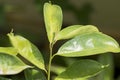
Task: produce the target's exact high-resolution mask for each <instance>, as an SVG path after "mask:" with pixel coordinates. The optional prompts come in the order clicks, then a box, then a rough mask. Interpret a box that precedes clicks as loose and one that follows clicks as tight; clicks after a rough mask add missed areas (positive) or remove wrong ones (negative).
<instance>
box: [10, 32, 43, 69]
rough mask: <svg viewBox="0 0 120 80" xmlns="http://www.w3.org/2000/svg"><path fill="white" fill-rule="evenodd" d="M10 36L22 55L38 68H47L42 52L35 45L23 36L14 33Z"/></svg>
mask: <svg viewBox="0 0 120 80" xmlns="http://www.w3.org/2000/svg"><path fill="white" fill-rule="evenodd" d="M8 36H9V38H10V41H11V43H12V45H13V46H14V47H15V49H17V50H18V52H19V54H20V55H21V56H23V57H24V58H26V59H27V60H28V61H30V62H31V63H33V64H34V65H35V66H37V67H38V68H40V69H43V70H45V65H44V60H43V57H42V54H41V52H40V51H39V50H38V48H37V47H36V46H35V45H33V44H32V43H31V42H30V41H28V40H27V39H25V38H24V37H22V36H14V34H13V33H10V34H8Z"/></svg>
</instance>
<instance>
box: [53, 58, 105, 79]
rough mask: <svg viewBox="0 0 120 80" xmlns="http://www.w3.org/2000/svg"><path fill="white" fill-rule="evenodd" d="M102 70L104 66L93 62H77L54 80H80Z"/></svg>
mask: <svg viewBox="0 0 120 80" xmlns="http://www.w3.org/2000/svg"><path fill="white" fill-rule="evenodd" d="M104 68H105V66H104V65H102V64H100V63H98V62H96V61H93V60H79V61H77V62H75V63H73V64H72V65H71V66H70V67H68V68H67V69H66V70H65V71H64V72H62V73H61V74H60V75H58V77H57V78H56V79H55V80H73V79H74V80H81V79H82V78H83V79H84V78H89V77H92V76H94V75H97V74H98V73H99V72H101V71H102V70H103V69H104ZM80 78H81V79H80Z"/></svg>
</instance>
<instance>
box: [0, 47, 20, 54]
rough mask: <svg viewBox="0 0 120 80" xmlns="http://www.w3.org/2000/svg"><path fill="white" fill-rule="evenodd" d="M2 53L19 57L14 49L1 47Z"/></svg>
mask: <svg viewBox="0 0 120 80" xmlns="http://www.w3.org/2000/svg"><path fill="white" fill-rule="evenodd" d="M0 53H6V54H11V55H17V53H18V52H17V50H16V49H15V48H14V47H0Z"/></svg>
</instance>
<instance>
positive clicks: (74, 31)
mask: <svg viewBox="0 0 120 80" xmlns="http://www.w3.org/2000/svg"><path fill="white" fill-rule="evenodd" d="M98 31H99V30H98V29H97V28H96V27H95V26H93V25H86V26H83V25H72V26H69V27H67V28H64V29H63V30H61V31H60V32H59V33H58V34H57V35H56V37H55V39H56V41H57V40H61V39H69V38H73V37H75V36H77V35H80V34H84V33H90V32H98Z"/></svg>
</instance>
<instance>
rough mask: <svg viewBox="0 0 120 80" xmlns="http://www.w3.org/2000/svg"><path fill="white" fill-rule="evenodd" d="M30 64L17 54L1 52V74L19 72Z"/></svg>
mask: <svg viewBox="0 0 120 80" xmlns="http://www.w3.org/2000/svg"><path fill="white" fill-rule="evenodd" d="M26 68H31V67H30V66H28V65H26V64H25V63H23V62H22V61H21V60H20V59H19V58H17V57H16V56H13V55H10V54H5V53H0V75H13V74H18V73H20V72H21V71H23V70H24V69H26Z"/></svg>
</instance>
